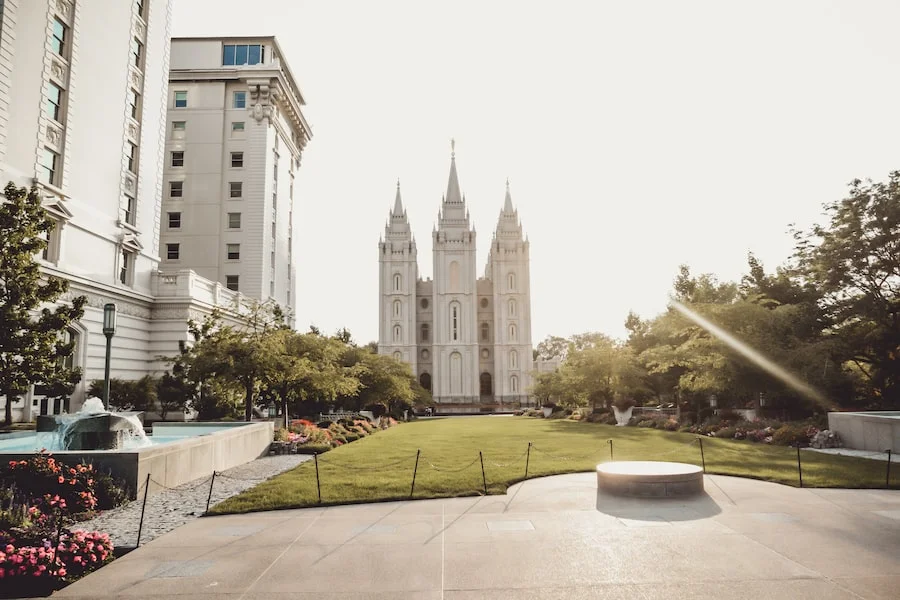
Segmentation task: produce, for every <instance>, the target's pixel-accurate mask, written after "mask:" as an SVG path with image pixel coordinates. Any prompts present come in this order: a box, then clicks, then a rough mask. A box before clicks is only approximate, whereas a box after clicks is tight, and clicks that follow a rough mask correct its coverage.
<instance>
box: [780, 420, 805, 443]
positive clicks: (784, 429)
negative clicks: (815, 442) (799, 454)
mask: <svg viewBox="0 0 900 600" xmlns="http://www.w3.org/2000/svg"><path fill="white" fill-rule="evenodd" d="M809 438H810V435H809V431H808V428H806V427H803V426H800V425H789V424H785V425H782V426H781V427H779V428H778V429H777V430H776V431H775V433H774V434H772V443H773V444H778V445H779V446H793V445H800V446H807V445H809Z"/></svg>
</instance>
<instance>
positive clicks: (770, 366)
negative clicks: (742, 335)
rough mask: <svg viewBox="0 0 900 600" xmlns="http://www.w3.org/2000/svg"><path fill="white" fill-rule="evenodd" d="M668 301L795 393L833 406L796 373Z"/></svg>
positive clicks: (681, 305)
mask: <svg viewBox="0 0 900 600" xmlns="http://www.w3.org/2000/svg"><path fill="white" fill-rule="evenodd" d="M669 302H670V303H671V305H672V308H674V309H675V310H677V311H678V312H680V313H681V314H683V315H684V316H685V317H687V318H688V319H690V320H691V321H693V322H694V323H696V324H697V325H699V326H700V327H702V328H703V329H705V330H706V331H708V332H709V333H710V334H712V335H714V336H715V337H717V338H719V340H721V341H722V342H724V343H725V344H727V345H728V346H729V347H730V348H731V349H732V350H734V351H735V352H738V353H739V354H741V355H742V356H743V357H744V358H746V359H747V360H749V361H750V362H752V363H753V364H755V365H756V366H758V367H759V368H760V369H762V370H764V371H765V372H767V373H768V374H769V375H771V376H772V377H775V378H776V379H778V380H780V381H781V382H782V383H784V384H785V385H786V386H788V387H790V388H791V389H793V390H794V391H796V392H797V393H799V394H802V395H803V396H804V397H806V398H809V399H810V400H813V401H815V402H818V403H819V404H820V405H822V406H824V407H827V408H831V407H833V406H834V403H833V402H832V401H831V400H829V399H828V398H826V397H825V396H824V395H822V393H821V392H819V391H818V390H816V389H815V388H813V387H812V386H810V385H809V384H808V383H806V382H804V381H801V380H800V378H798V377H797V376H796V375H794V374H792V373H789V372H788V371H786V370H785V369H783V368H782V367H780V366H778V365H776V364H775V363H774V362H772V361H771V360H769V359H768V358H767V357H766V356H765V355H763V354H762V353H761V352H759V351H758V350H756V349H754V348H751V347H750V346H748V345H747V344H745V343H744V342H742V341H741V340H739V339H737V338H736V337H734V336H733V335H731V334H730V333H728V332H727V331H725V330H724V329H722V328H721V327H719V326H718V325H716V324H715V323H712V322H710V321H709V320H708V319H706V318H704V317H703V316H701V315H699V314H697V313H696V312H694V311H692V310H691V309H689V308H688V307H687V306H685V305H684V304H682V303H681V302H679V301H678V300H675V299H674V298H671V297H670V298H669Z"/></svg>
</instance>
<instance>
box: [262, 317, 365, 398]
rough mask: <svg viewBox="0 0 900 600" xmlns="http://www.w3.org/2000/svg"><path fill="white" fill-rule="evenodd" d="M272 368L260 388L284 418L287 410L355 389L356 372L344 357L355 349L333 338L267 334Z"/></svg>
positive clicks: (289, 332)
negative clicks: (262, 388)
mask: <svg viewBox="0 0 900 600" xmlns="http://www.w3.org/2000/svg"><path fill="white" fill-rule="evenodd" d="M269 335H270V338H271V340H270V342H271V347H272V352H273V354H272V359H273V361H274V365H273V368H272V369H270V370H268V371H267V374H266V377H265V379H264V382H263V383H264V388H265V390H266V391H267V393H268V394H269V395H270V396H271V397H272V399H273V400H277V401H278V402H279V403H280V404H281V406H282V407H283V409H284V412H285V414H289V413H290V407H292V406H293V407H294V409H295V411H297V412H300V411H299V405H300V403H303V402H308V401H310V400H322V399H325V400H332V401H333V400H334V399H335V398H338V397H341V396H350V395H353V394H355V393H356V391H357V390H358V389H359V380H358V379H357V378H356V373H357V369H356V368H354V366H353V365H347V364H345V361H344V358H345V355H346V354H347V353H349V352H351V351H353V350H355V348H352V347H349V346H348V345H347V344H346V343H344V342H342V341H340V340H339V339H337V338H329V337H324V336H321V335H318V334H315V333H296V332H293V331H290V330H278V331H273V332H271V333H270V334H269Z"/></svg>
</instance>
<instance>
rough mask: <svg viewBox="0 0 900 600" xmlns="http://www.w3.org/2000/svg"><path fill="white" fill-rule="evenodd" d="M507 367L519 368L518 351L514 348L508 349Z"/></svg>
mask: <svg viewBox="0 0 900 600" xmlns="http://www.w3.org/2000/svg"><path fill="white" fill-rule="evenodd" d="M509 368H510V369H518V368H519V353H518V352H516V351H515V350H510V351H509Z"/></svg>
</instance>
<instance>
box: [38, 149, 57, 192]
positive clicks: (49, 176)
mask: <svg viewBox="0 0 900 600" xmlns="http://www.w3.org/2000/svg"><path fill="white" fill-rule="evenodd" d="M58 165H59V154H57V153H56V152H54V151H53V150H51V149H49V148H44V151H43V152H42V153H41V164H40V165H39V167H38V179H40V180H41V181H43V182H44V183H49V184H50V185H56V175H57V167H58Z"/></svg>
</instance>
